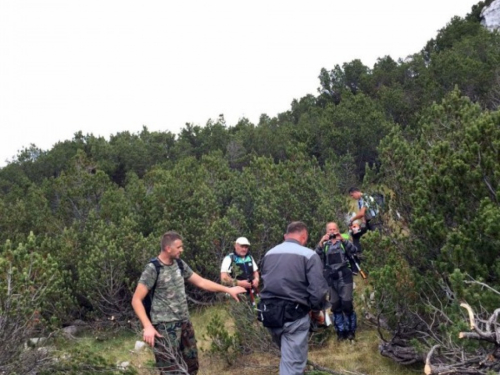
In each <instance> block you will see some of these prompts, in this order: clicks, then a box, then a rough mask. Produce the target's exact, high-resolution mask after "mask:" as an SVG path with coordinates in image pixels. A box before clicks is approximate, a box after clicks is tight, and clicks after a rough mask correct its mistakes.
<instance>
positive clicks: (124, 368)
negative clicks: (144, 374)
mask: <svg viewBox="0 0 500 375" xmlns="http://www.w3.org/2000/svg"><path fill="white" fill-rule="evenodd" d="M128 366H130V362H129V361H125V362H121V363H119V364H118V365H117V367H118V368H119V369H120V370H126V369H127V367H128Z"/></svg>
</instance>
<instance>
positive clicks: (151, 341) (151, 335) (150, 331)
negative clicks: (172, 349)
mask: <svg viewBox="0 0 500 375" xmlns="http://www.w3.org/2000/svg"><path fill="white" fill-rule="evenodd" d="M142 337H143V339H144V342H145V343H146V344H148V345H149V346H151V347H153V346H154V345H155V337H163V336H162V335H160V334H159V333H158V331H157V330H156V329H155V327H153V325H150V326H148V327H147V328H144V333H143V335H142Z"/></svg>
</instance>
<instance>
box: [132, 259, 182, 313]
mask: <svg viewBox="0 0 500 375" xmlns="http://www.w3.org/2000/svg"><path fill="white" fill-rule="evenodd" d="M176 261H177V266H178V267H179V270H180V271H181V276H182V277H184V264H183V263H182V260H180V259H176ZM149 263H153V264H154V266H155V270H156V279H155V283H154V284H153V287H152V288H151V289H150V290H149V292H148V294H146V297H144V299H143V300H142V304H143V305H144V310H146V315H147V316H148V319H149V321H151V306H152V304H153V297H154V295H155V289H156V283H157V282H158V276H159V275H160V268H161V267H162V266H161V265H160V261H159V260H158V258H152V259H151V260H150V261H149Z"/></svg>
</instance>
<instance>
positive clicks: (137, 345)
mask: <svg viewBox="0 0 500 375" xmlns="http://www.w3.org/2000/svg"><path fill="white" fill-rule="evenodd" d="M145 347H146V343H145V342H144V341H136V342H135V347H134V350H135V351H136V352H138V351H139V350H141V349H144V348H145Z"/></svg>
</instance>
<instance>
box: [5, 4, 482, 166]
mask: <svg viewBox="0 0 500 375" xmlns="http://www.w3.org/2000/svg"><path fill="white" fill-rule="evenodd" d="M477 2H478V1H471V0H432V1H431V0H419V1H411V2H410V1H401V0H357V1H347V0H344V1H340V0H307V1H306V0H302V1H296V0H265V1H264V0H253V1H247V2H244V1H239V0H212V1H206V0H205V1H201V0H182V1H168V0H150V1H148V0H143V1H130V0H119V1H116V0H86V1H75V0H0V51H1V52H0V167H3V166H5V165H6V164H7V162H8V161H11V160H12V158H13V157H15V156H16V155H17V153H18V151H20V150H22V149H23V148H24V147H29V146H30V144H35V145H36V146H37V147H39V148H41V149H43V150H48V149H50V148H52V146H53V145H54V144H55V143H57V142H59V141H64V140H68V139H72V138H73V135H74V134H75V133H76V132H78V131H81V132H82V133H83V134H94V135H95V136H104V137H106V138H108V139H109V136H110V135H111V134H116V133H118V132H122V131H129V132H132V133H137V132H140V131H141V129H142V127H143V126H146V127H147V128H148V129H149V130H150V131H171V132H173V133H176V134H177V133H178V132H179V130H180V129H182V128H183V127H184V126H185V124H186V123H192V124H195V125H200V126H204V125H205V124H206V123H207V121H208V120H209V119H214V120H215V119H217V118H218V117H219V115H220V114H223V115H224V118H225V120H226V124H227V125H228V126H233V125H235V124H236V123H237V122H238V120H239V119H240V118H243V117H245V118H247V119H249V120H250V121H251V122H253V123H257V122H258V120H259V117H260V116H261V114H267V115H268V116H270V117H274V116H276V115H277V114H278V113H281V112H285V111H287V110H288V109H290V104H291V102H292V100H293V99H299V98H301V97H303V96H305V95H307V94H314V95H317V89H318V87H319V80H318V76H319V73H320V70H321V68H326V69H327V70H330V69H332V68H333V67H334V66H335V65H336V64H339V65H342V64H343V63H345V62H350V61H352V60H354V59H360V60H361V61H362V62H363V63H364V64H365V65H367V66H368V67H370V68H372V67H373V64H374V63H376V61H377V58H380V57H383V56H387V55H389V56H391V57H392V58H393V59H395V60H397V59H399V58H403V59H404V58H405V57H406V56H408V55H411V54H413V53H416V52H418V51H420V50H421V49H422V48H423V47H424V46H425V44H426V42H427V41H428V40H430V39H431V38H434V37H435V36H436V35H437V32H438V30H439V29H441V28H443V27H445V26H446V24H447V23H448V22H449V21H450V20H451V18H452V17H454V16H459V17H464V16H465V15H466V14H467V13H469V12H470V10H471V7H472V6H473V5H474V4H476V3H477Z"/></svg>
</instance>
